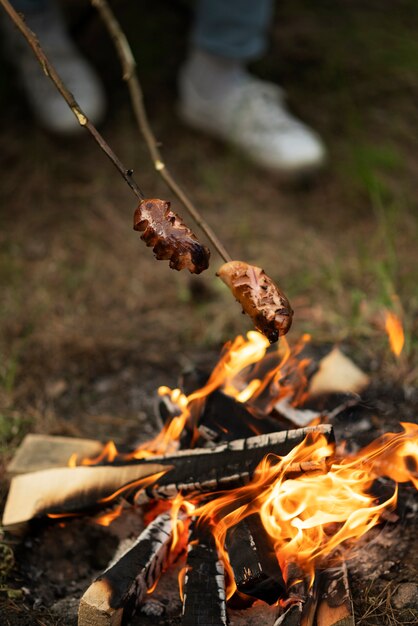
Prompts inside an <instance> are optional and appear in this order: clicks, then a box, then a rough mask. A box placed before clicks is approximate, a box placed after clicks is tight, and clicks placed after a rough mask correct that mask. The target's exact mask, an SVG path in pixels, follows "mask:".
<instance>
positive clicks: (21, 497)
mask: <svg viewBox="0 0 418 626" xmlns="http://www.w3.org/2000/svg"><path fill="white" fill-rule="evenodd" d="M167 469H168V467H167V465H164V466H162V465H157V464H155V463H149V464H147V465H128V466H123V467H113V466H108V467H100V466H93V467H62V468H53V469H47V470H42V471H39V472H31V473H29V474H23V475H20V476H15V477H14V478H13V479H12V482H11V484H10V490H9V493H8V496H7V502H6V506H5V509H4V514H3V522H2V523H3V525H4V526H12V525H14V524H20V523H22V522H27V521H28V520H30V519H33V518H34V517H38V516H42V515H46V514H62V513H68V512H75V511H80V510H81V509H83V508H87V507H91V506H94V505H96V504H97V503H98V502H99V501H100V500H102V501H103V499H106V498H109V496H111V495H112V494H113V493H114V492H116V491H117V490H119V489H120V488H121V487H124V486H127V485H131V484H137V483H138V481H141V484H143V483H142V481H144V480H145V481H146V480H147V479H149V480H153V477H154V476H156V475H157V476H158V475H159V474H161V472H165V471H167Z"/></svg>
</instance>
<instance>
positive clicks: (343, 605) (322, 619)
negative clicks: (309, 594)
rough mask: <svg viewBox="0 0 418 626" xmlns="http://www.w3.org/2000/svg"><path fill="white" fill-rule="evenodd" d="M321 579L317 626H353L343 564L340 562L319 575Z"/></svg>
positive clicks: (351, 603) (345, 571) (349, 596)
mask: <svg viewBox="0 0 418 626" xmlns="http://www.w3.org/2000/svg"><path fill="white" fill-rule="evenodd" d="M321 579H322V580H321V593H320V601H319V605H318V610H317V614H316V623H317V626H355V620H354V610H353V601H352V598H351V593H350V587H349V584H348V575H347V566H346V564H345V562H344V561H342V562H341V563H340V564H339V565H338V566H337V567H335V568H329V569H327V570H325V571H324V572H323V573H322V574H321Z"/></svg>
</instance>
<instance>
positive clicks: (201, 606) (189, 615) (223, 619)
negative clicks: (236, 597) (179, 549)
mask: <svg viewBox="0 0 418 626" xmlns="http://www.w3.org/2000/svg"><path fill="white" fill-rule="evenodd" d="M186 567H187V570H186V575H185V579H184V596H183V613H182V615H183V617H182V622H181V623H182V625H183V626H196V625H197V624H202V626H203V625H205V624H213V626H226V625H227V624H228V618H227V614H226V594H225V579H224V567H223V564H222V561H221V560H220V559H219V556H218V553H217V550H216V545H215V540H214V538H213V535H212V533H211V532H210V530H209V528H208V527H205V526H202V525H201V524H199V523H198V522H197V521H196V520H193V522H192V526H191V530H190V536H189V548H188V553H187V566H186Z"/></svg>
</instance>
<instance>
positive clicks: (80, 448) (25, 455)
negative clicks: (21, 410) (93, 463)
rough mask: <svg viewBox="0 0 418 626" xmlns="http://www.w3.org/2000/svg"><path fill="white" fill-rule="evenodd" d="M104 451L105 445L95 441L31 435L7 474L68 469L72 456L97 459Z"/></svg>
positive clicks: (16, 454)
mask: <svg viewBox="0 0 418 626" xmlns="http://www.w3.org/2000/svg"><path fill="white" fill-rule="evenodd" d="M102 449H103V444H102V443H101V442H100V441H95V440H94V439H79V438H77V437H57V436H54V435H34V434H29V435H26V437H25V438H24V439H23V441H22V443H21V444H20V446H19V447H18V449H17V450H16V452H15V454H14V456H13V458H12V460H11V461H10V463H9V465H8V466H7V473H8V474H10V475H12V476H15V475H16V474H26V473H27V472H37V471H39V470H44V469H50V468H51V467H66V466H67V465H68V460H69V458H70V457H71V455H72V454H77V457H78V458H79V459H82V458H85V457H95V456H97V455H98V454H100V452H101V451H102Z"/></svg>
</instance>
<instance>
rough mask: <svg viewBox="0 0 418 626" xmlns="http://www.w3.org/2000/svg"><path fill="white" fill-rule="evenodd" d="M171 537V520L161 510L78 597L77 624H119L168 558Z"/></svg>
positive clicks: (166, 562) (166, 563) (168, 515)
mask: <svg viewBox="0 0 418 626" xmlns="http://www.w3.org/2000/svg"><path fill="white" fill-rule="evenodd" d="M171 540H172V520H171V517H170V514H169V513H164V514H162V515H159V516H158V517H157V518H156V519H155V520H154V521H153V522H151V524H149V526H147V528H146V529H145V530H144V531H143V532H142V533H141V535H140V536H139V537H138V539H137V541H136V542H135V544H134V545H133V546H132V547H131V548H130V549H128V550H127V551H126V552H125V553H124V554H123V555H122V556H121V557H120V558H119V559H118V560H117V561H116V562H114V563H111V565H110V566H109V567H108V569H107V570H106V571H105V572H103V574H101V576H99V577H98V578H96V580H95V581H94V582H93V583H92V584H91V585H90V587H89V588H88V589H87V591H86V592H85V594H84V595H83V597H82V598H81V600H80V608H79V613H78V626H120V624H122V619H124V620H126V619H129V618H130V617H131V616H132V615H134V614H135V612H136V610H137V608H138V607H139V605H140V604H142V603H143V601H144V599H145V597H146V594H147V591H148V589H150V588H151V587H152V586H153V585H154V584H155V582H156V581H157V580H158V578H159V576H160V574H161V573H162V571H163V569H164V568H165V567H166V566H167V565H168V563H169V562H170V559H171V558H172V553H171V552H170V547H171Z"/></svg>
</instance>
